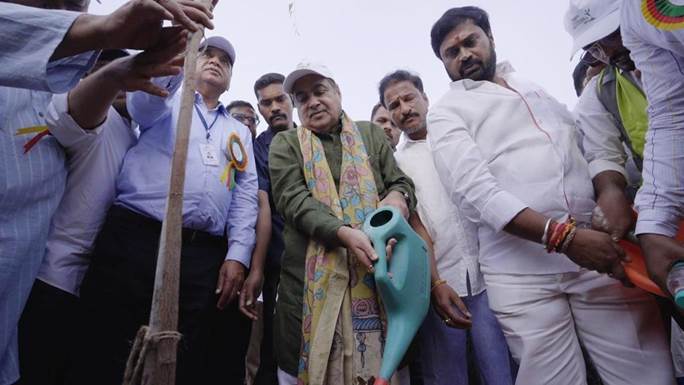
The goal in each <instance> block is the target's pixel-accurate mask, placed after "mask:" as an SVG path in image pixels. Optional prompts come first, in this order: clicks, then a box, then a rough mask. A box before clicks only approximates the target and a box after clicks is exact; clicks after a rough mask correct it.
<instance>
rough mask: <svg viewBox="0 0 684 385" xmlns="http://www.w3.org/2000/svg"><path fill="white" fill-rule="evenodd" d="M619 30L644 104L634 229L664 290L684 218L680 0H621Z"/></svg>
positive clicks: (681, 254) (683, 252)
mask: <svg viewBox="0 0 684 385" xmlns="http://www.w3.org/2000/svg"><path fill="white" fill-rule="evenodd" d="M621 30H622V40H623V43H624V45H625V47H627V48H629V50H630V51H631V56H632V59H633V60H634V62H635V63H636V66H637V68H639V70H640V71H641V74H642V75H641V79H642V82H643V88H644V91H645V93H646V97H647V98H648V103H649V106H648V121H649V122H648V123H649V127H648V133H647V134H646V145H645V148H644V171H643V179H644V183H643V186H642V188H641V189H640V190H639V193H638V194H637V198H636V200H635V203H636V208H637V210H638V211H639V219H638V221H637V226H636V233H637V235H639V240H640V241H641V245H642V249H643V250H644V257H645V259H646V265H647V266H648V271H649V274H650V276H651V278H652V279H653V280H654V281H655V282H656V283H657V284H658V285H660V287H661V288H662V289H663V290H667V285H666V280H667V275H668V272H669V271H670V269H671V268H672V265H673V264H674V263H676V262H678V261H684V246H682V245H681V243H679V242H678V241H675V240H674V236H675V235H676V234H677V231H678V229H679V225H680V220H681V219H682V218H684V184H682V180H684V173H683V172H684V171H683V170H684V1H682V0H664V1H654V0H641V1H636V0H630V1H625V2H624V4H623V6H622V14H621Z"/></svg>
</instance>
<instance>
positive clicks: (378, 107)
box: [370, 102, 382, 121]
mask: <svg viewBox="0 0 684 385" xmlns="http://www.w3.org/2000/svg"><path fill="white" fill-rule="evenodd" d="M380 107H382V103H381V102H377V103H375V105H374V106H373V110H372V111H371V117H370V120H371V121H373V117H374V116H375V113H376V112H378V109H380Z"/></svg>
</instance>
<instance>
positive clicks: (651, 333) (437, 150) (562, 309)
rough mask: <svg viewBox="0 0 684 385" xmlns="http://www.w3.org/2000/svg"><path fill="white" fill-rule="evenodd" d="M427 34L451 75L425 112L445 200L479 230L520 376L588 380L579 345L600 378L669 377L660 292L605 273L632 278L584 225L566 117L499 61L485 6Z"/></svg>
mask: <svg viewBox="0 0 684 385" xmlns="http://www.w3.org/2000/svg"><path fill="white" fill-rule="evenodd" d="M431 41H432V48H433V51H434V53H435V55H436V56H437V57H438V58H439V59H440V60H441V61H442V63H443V65H444V68H445V69H446V72H447V74H448V75H449V77H450V78H451V80H452V81H453V82H452V83H451V84H450V90H449V91H448V92H447V93H446V95H445V96H444V97H442V98H441V99H440V100H439V101H438V102H437V103H436V104H435V105H434V106H433V107H432V109H431V110H430V113H429V115H428V131H429V132H430V135H429V136H428V141H429V143H430V145H431V146H432V149H433V157H434V161H435V166H436V169H437V172H438V174H439V176H440V179H441V180H442V183H443V185H444V187H445V188H446V190H447V193H448V194H449V196H450V198H451V200H452V201H453V202H454V203H455V204H457V205H458V206H459V208H460V209H461V210H463V212H464V214H465V215H466V217H467V218H468V219H469V220H470V221H472V222H473V223H475V225H476V226H477V233H478V240H479V244H480V258H479V260H480V266H481V268H482V272H483V274H484V278H485V283H486V285H487V295H488V298H489V304H490V307H491V309H492V310H493V311H494V314H495V315H496V316H497V319H498V320H499V323H500V324H501V326H502V329H503V331H504V335H505V336H506V340H507V341H508V345H509V348H510V350H511V353H512V354H513V357H514V358H515V360H516V361H518V363H519V364H520V370H519V372H518V378H517V383H520V384H531V385H534V384H547V385H549V384H551V385H555V384H573V385H576V384H586V381H587V380H586V371H585V365H584V362H583V359H582V353H581V349H580V343H579V340H581V341H582V342H583V345H584V346H586V349H587V351H588V353H589V355H590V356H591V358H592V359H593V361H594V363H595V364H596V367H597V369H598V372H599V374H600V375H601V378H602V379H603V381H604V382H605V383H606V384H645V383H648V384H672V383H673V382H674V376H673V370H672V361H671V357H670V353H669V349H668V346H667V341H666V339H665V331H664V329H663V327H662V324H661V323H660V322H659V317H660V315H659V311H658V308H657V306H656V304H655V302H654V300H653V299H652V298H651V297H650V296H649V295H648V294H646V293H645V292H643V291H641V290H639V289H635V288H629V287H623V286H622V285H621V284H620V282H618V281H617V280H615V279H613V278H611V277H609V276H606V275H604V274H601V273H608V274H609V275H610V276H612V277H614V278H616V279H621V280H624V279H625V273H624V270H623V268H622V265H621V261H624V260H625V254H624V251H623V250H622V249H621V248H620V247H619V246H618V245H617V244H616V243H615V242H614V241H613V239H611V236H610V235H609V234H606V233H603V232H599V231H596V230H592V229H589V228H587V227H588V225H589V223H590V222H591V214H592V210H593V209H594V207H595V205H596V204H595V202H594V189H593V186H592V183H591V178H590V176H589V168H588V165H587V163H586V160H584V158H583V156H582V153H581V152H580V149H579V146H578V144H577V142H576V127H575V125H574V121H573V119H572V117H571V115H570V113H569V112H568V111H567V109H565V107H564V106H563V105H561V104H560V103H558V102H557V101H556V100H555V99H553V98H552V97H551V96H550V95H548V94H547V93H546V92H545V91H544V90H543V89H542V88H541V87H539V86H537V85H535V84H534V83H532V82H529V81H527V80H525V79H522V78H521V77H520V76H518V75H517V74H516V73H515V72H514V71H513V69H512V68H511V66H510V64H508V63H501V64H499V65H498V66H497V65H496V53H495V50H494V38H493V35H492V32H491V29H490V26H489V19H488V16H487V13H486V12H484V11H483V10H481V9H479V8H477V7H463V8H453V9H451V10H449V11H447V12H446V13H445V14H444V15H443V16H442V17H441V18H440V19H439V20H438V21H437V22H436V23H435V25H434V26H433V28H432V31H431ZM539 244H541V246H540V245H539ZM545 251H546V252H545ZM594 270H596V271H594ZM644 367H648V368H649V370H648V371H645V370H644V369H643V368H644Z"/></svg>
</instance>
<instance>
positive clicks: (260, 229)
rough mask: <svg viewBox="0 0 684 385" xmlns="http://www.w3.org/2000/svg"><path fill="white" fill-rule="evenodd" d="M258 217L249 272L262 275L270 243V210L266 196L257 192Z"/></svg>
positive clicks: (264, 193)
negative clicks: (257, 272) (258, 272)
mask: <svg viewBox="0 0 684 385" xmlns="http://www.w3.org/2000/svg"><path fill="white" fill-rule="evenodd" d="M258 196H259V215H258V216H257V222H256V245H255V246H254V252H252V267H251V271H260V272H261V273H263V271H264V264H265V261H266V252H267V250H268V244H269V242H270V241H271V208H270V205H269V203H268V194H267V193H266V192H265V191H261V190H259V193H258Z"/></svg>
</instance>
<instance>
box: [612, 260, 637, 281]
mask: <svg viewBox="0 0 684 385" xmlns="http://www.w3.org/2000/svg"><path fill="white" fill-rule="evenodd" d="M609 275H610V276H611V277H612V278H614V279H617V280H618V281H620V282H622V283H623V284H625V283H627V282H629V284H631V282H630V280H629V278H628V277H627V273H626V272H625V268H624V267H623V266H622V263H619V262H618V263H614V264H613V268H612V269H611V272H610V274H609ZM632 286H633V285H632Z"/></svg>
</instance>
